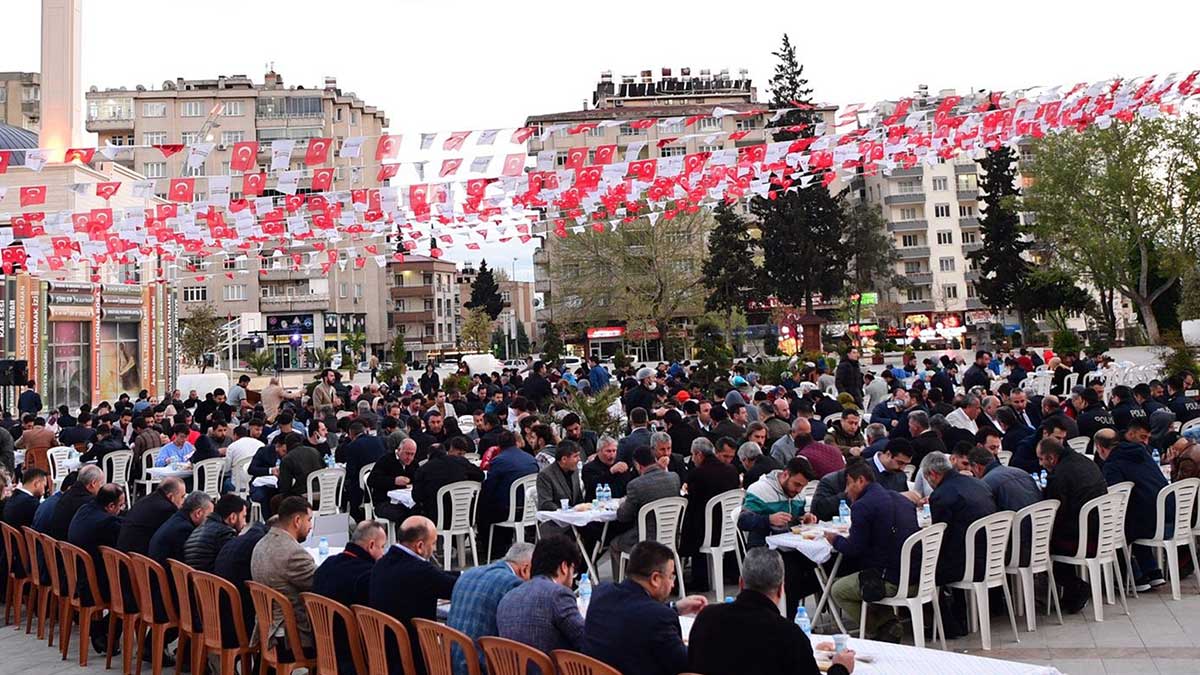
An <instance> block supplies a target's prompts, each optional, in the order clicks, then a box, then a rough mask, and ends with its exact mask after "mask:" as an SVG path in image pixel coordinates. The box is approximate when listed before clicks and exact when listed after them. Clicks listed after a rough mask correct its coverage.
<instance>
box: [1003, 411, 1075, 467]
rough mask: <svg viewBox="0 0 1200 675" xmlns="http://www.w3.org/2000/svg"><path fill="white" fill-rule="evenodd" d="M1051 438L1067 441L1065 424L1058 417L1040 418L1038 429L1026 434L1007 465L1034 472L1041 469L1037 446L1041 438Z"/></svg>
mask: <svg viewBox="0 0 1200 675" xmlns="http://www.w3.org/2000/svg"><path fill="white" fill-rule="evenodd" d="M1046 438H1053V439H1054V440H1056V441H1058V442H1059V443H1066V442H1067V425H1066V424H1064V423H1063V421H1062V419H1061V418H1060V417H1057V416H1055V417H1048V418H1046V419H1044V420H1042V423H1041V425H1040V426H1039V427H1038V430H1037V431H1036V432H1034V433H1032V434H1030V435H1029V436H1026V437H1025V439H1024V440H1022V441H1021V442H1020V443H1019V444H1017V451H1016V452H1014V453H1013V456H1012V457H1011V458H1009V460H1008V465H1009V466H1011V467H1013V468H1016V469H1020V470H1022V471H1025V472H1027V473H1034V472H1037V471H1039V470H1041V467H1040V466H1039V465H1038V460H1039V458H1040V456H1039V455H1038V453H1037V448H1038V447H1039V446H1040V445H1041V442H1042V440H1043V439H1046Z"/></svg>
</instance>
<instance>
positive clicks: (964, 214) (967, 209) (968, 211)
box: [958, 204, 975, 218]
mask: <svg viewBox="0 0 1200 675" xmlns="http://www.w3.org/2000/svg"><path fill="white" fill-rule="evenodd" d="M958 217H959V218H974V217H975V206H974V205H972V204H959V205H958Z"/></svg>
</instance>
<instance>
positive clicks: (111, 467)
mask: <svg viewBox="0 0 1200 675" xmlns="http://www.w3.org/2000/svg"><path fill="white" fill-rule="evenodd" d="M132 464H133V451H132V450H117V451H114V452H110V453H108V454H107V455H105V456H104V476H105V478H106V479H107V481H108V482H109V483H116V484H117V485H121V486H127V485H129V467H130V465H132Z"/></svg>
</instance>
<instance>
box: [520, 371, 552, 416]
mask: <svg viewBox="0 0 1200 675" xmlns="http://www.w3.org/2000/svg"><path fill="white" fill-rule="evenodd" d="M521 395H522V396H524V397H525V398H526V399H527V400H528V401H529V402H530V403H532V404H534V405H536V406H537V407H538V410H545V409H546V404H547V401H548V399H549V398H550V397H551V396H553V395H554V392H553V390H552V389H551V387H550V382H549V380H547V379H546V378H545V376H543V375H539V374H537V373H533V374H532V375H530V376H529V378H528V379H527V380H525V384H523V385H522V386H521Z"/></svg>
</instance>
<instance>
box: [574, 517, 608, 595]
mask: <svg viewBox="0 0 1200 675" xmlns="http://www.w3.org/2000/svg"><path fill="white" fill-rule="evenodd" d="M604 528H605V530H606V531H607V529H608V523H605V524H604ZM571 532H573V533H574V534H575V543H576V544H578V545H579V552H580V553H581V554H583V559H584V561H585V562H587V566H588V574H590V575H591V578H592V584H593V585H595V584H597V583H600V577H598V576H596V565H595V563H594V562H593V561H592V557H593V555H592V554H590V553H588V550H587V547H586V546H584V545H583V537H581V536H579V528H578V527H575V526H574V525H572V526H571ZM601 541H603V538H601Z"/></svg>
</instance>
